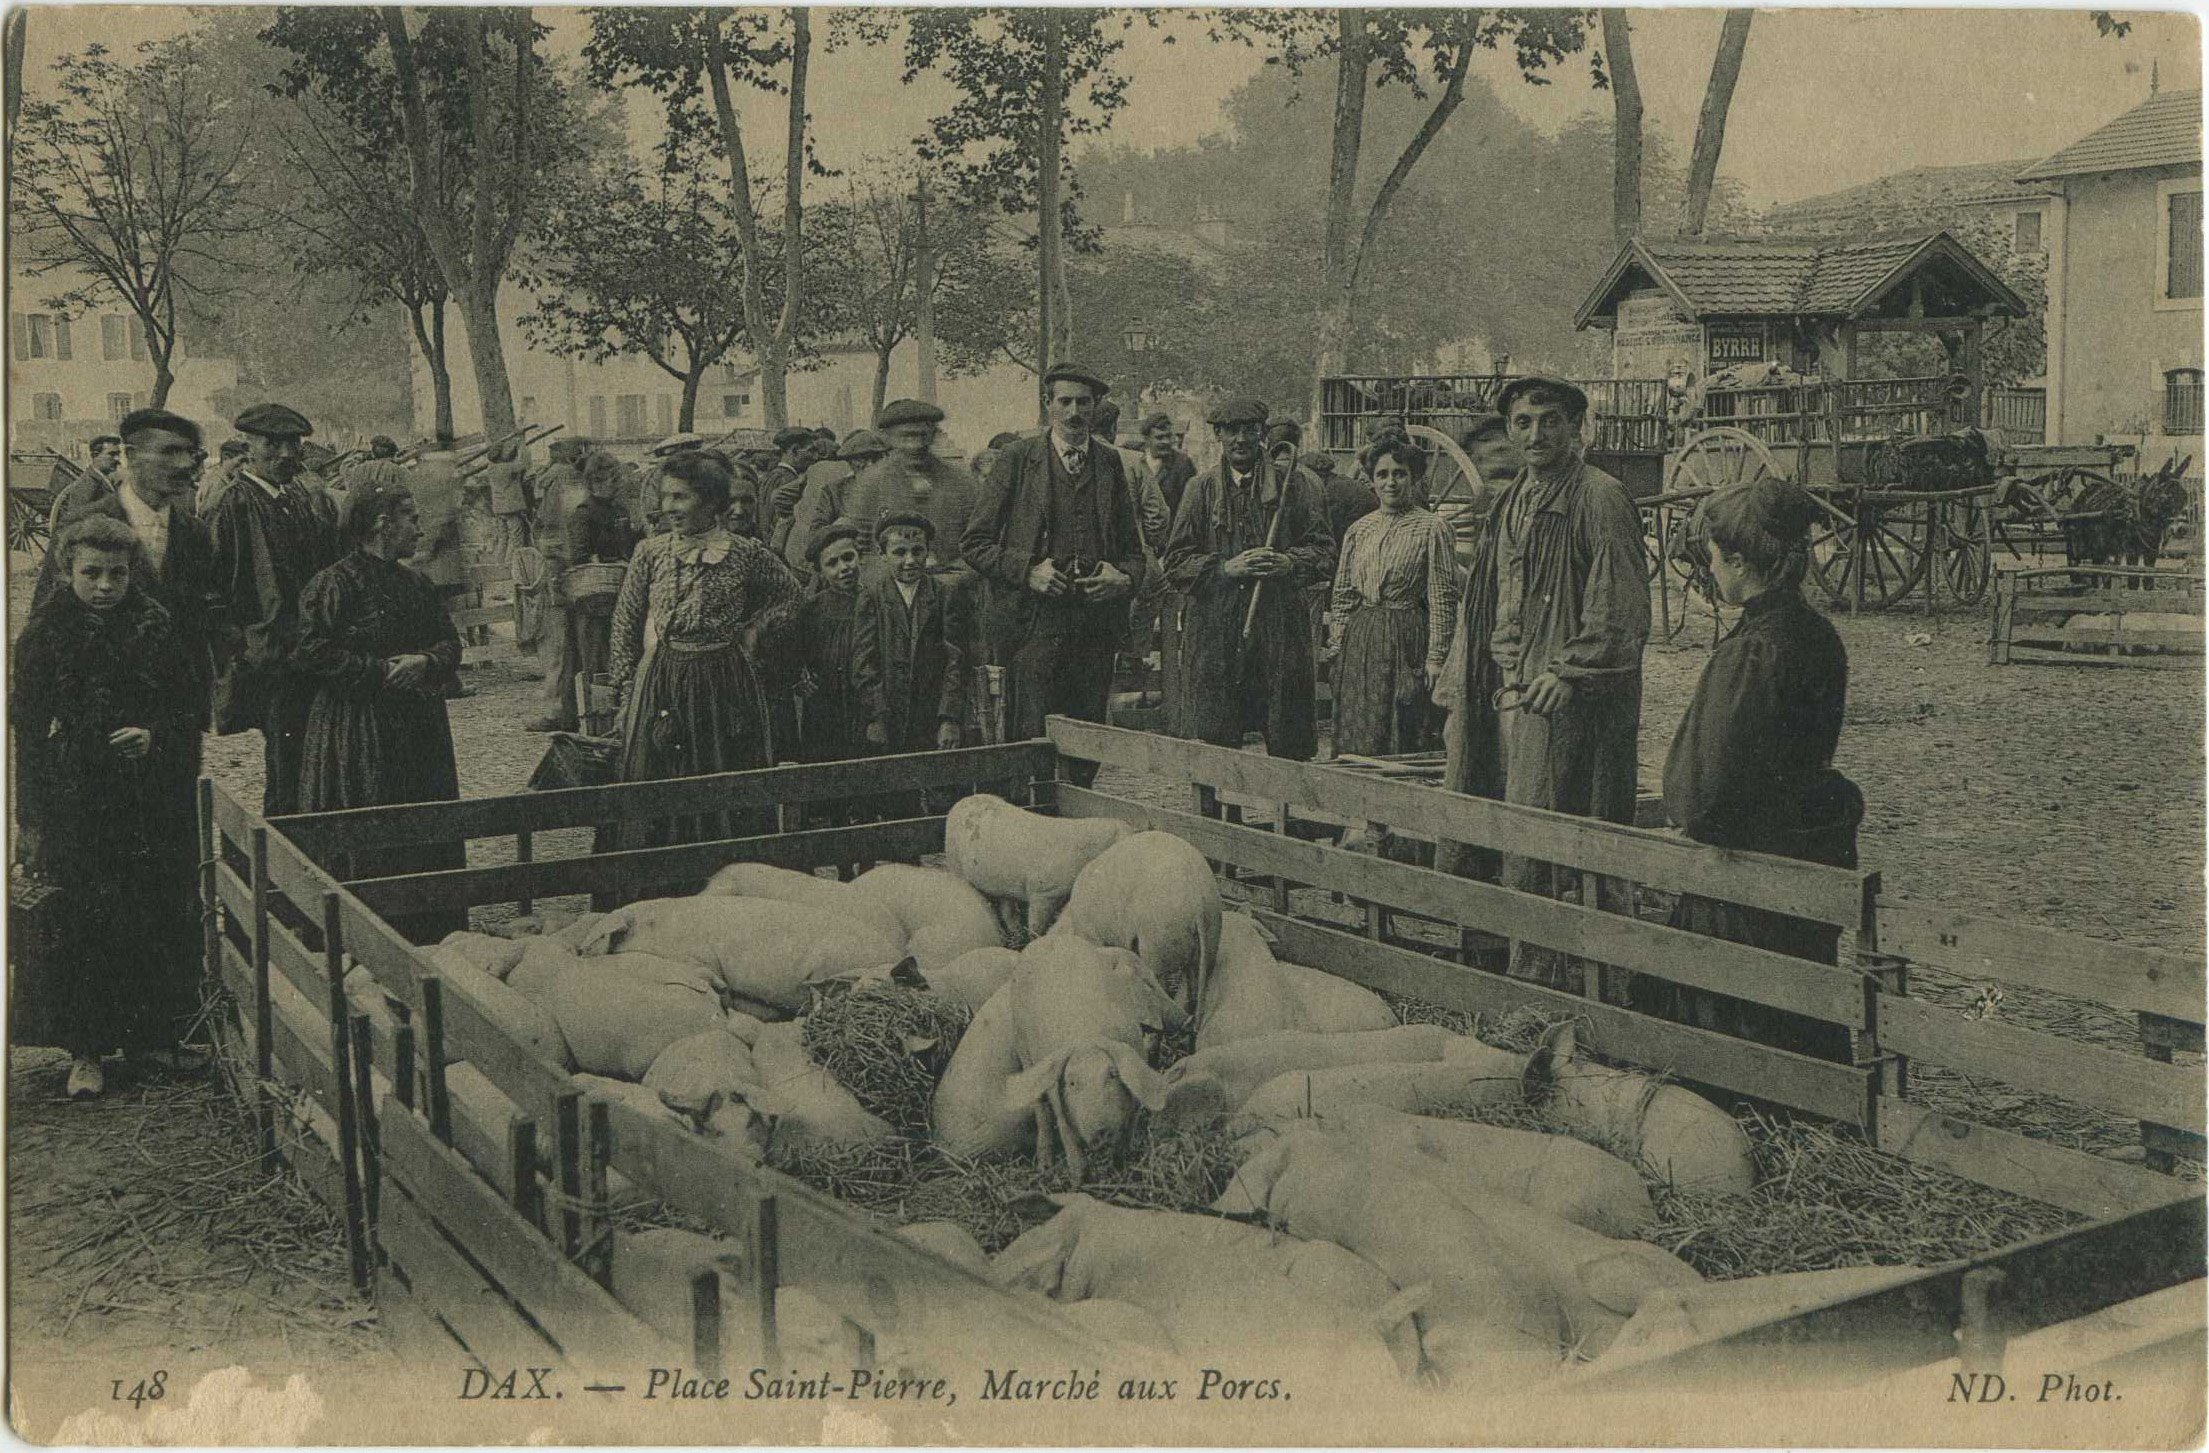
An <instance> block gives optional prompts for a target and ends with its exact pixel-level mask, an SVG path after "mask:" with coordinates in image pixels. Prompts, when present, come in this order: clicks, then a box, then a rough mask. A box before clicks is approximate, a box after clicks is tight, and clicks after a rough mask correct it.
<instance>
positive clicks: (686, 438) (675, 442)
mask: <svg viewBox="0 0 2209 1453" xmlns="http://www.w3.org/2000/svg"><path fill="white" fill-rule="evenodd" d="M705 442H706V440H705V436H704V435H702V434H670V435H668V436H667V437H666V438H665V439H662V440H661V441H660V442H659V443H657V444H654V445H653V446H652V452H653V453H654V454H655V455H658V454H673V453H674V452H675V451H676V450H678V449H695V448H697V447H698V446H699V445H701V444H703V443H705Z"/></svg>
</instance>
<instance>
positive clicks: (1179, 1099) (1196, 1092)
mask: <svg viewBox="0 0 2209 1453" xmlns="http://www.w3.org/2000/svg"><path fill="white" fill-rule="evenodd" d="M1157 1078H1158V1080H1159V1081H1160V1083H1161V1084H1164V1085H1165V1103H1164V1104H1163V1105H1154V1106H1152V1107H1151V1108H1152V1109H1154V1110H1156V1111H1158V1113H1159V1114H1160V1115H1161V1116H1163V1117H1164V1118H1165V1119H1167V1120H1169V1121H1172V1122H1175V1123H1177V1124H1187V1123H1189V1122H1191V1121H1196V1120H1203V1119H1206V1118H1208V1117H1210V1116H1214V1115H1224V1114H1226V1113H1227V1092H1226V1090H1225V1089H1224V1088H1223V1087H1222V1086H1221V1084H1220V1082H1219V1077H1218V1076H1216V1075H1213V1074H1211V1073H1210V1072H1208V1071H1205V1072H1199V1073H1197V1074H1193V1075H1184V1076H1181V1077H1180V1078H1177V1079H1174V1080H1172V1081H1171V1082H1170V1083H1168V1082H1167V1077H1166V1076H1163V1075H1161V1076H1158V1077H1157ZM1145 1103H1146V1104H1147V1103H1148V1102H1147V1101H1146V1102H1145Z"/></svg>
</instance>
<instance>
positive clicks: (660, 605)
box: [599, 528, 796, 852]
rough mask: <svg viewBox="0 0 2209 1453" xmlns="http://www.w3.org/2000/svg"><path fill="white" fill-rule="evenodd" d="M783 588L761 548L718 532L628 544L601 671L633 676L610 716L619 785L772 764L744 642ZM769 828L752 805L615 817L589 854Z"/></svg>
mask: <svg viewBox="0 0 2209 1453" xmlns="http://www.w3.org/2000/svg"><path fill="white" fill-rule="evenodd" d="M795 594H796V588H795V587H794V586H793V585H792V583H791V580H790V576H789V574H788V572H786V571H785V570H783V569H782V567H781V566H780V565H779V564H777V563H776V561H775V558H774V556H773V555H771V554H769V553H768V550H767V547H766V546H764V545H762V544H760V543H759V542H758V541H756V540H750V539H746V538H744V537H741V536H737V535H732V534H730V533H729V532H728V531H727V530H725V529H720V528H716V529H714V530H711V531H709V532H707V533H705V534H703V535H682V534H672V535H654V536H652V537H651V538H649V539H647V540H646V541H644V543H643V544H641V545H639V546H637V550H636V554H635V555H634V556H632V557H631V558H630V561H629V574H628V575H627V577H625V578H624V579H623V581H622V584H621V595H620V598H619V599H617V600H616V601H615V602H614V625H613V658H612V674H613V676H614V679H615V680H616V681H623V682H627V681H631V680H633V681H634V683H635V684H634V686H633V687H632V688H631V690H630V693H629V699H628V702H627V705H626V706H625V708H624V711H623V715H622V747H621V780H622V781H624V782H648V781H653V780H656V779H660V778H665V777H696V776H702V775H705V774H707V773H713V772H740V771H746V770H749V769H751V768H755V767H764V766H767V765H768V764H769V763H770V762H772V761H773V760H774V742H773V732H772V730H771V728H770V725H769V723H770V720H771V713H770V710H769V706H768V702H767V696H766V692H765V690H764V689H763V687H762V686H761V683H760V678H759V673H758V672H757V670H756V669H755V668H754V666H753V664H752V661H751V658H750V655H749V654H748V651H747V647H746V643H745V640H744V637H745V635H746V634H747V632H748V631H749V630H750V629H751V628H753V627H755V626H758V627H761V628H763V629H764V628H766V627H768V626H769V625H770V622H769V621H768V620H767V619H766V617H767V616H768V613H769V612H771V611H773V610H774V609H775V608H776V607H778V606H783V605H785V604H786V603H787V602H790V601H791V600H793V598H794V597H795ZM647 621H649V622H650V624H651V625H652V627H653V631H654V636H655V639H654V640H653V643H652V645H651V647H650V649H649V650H647V649H646V645H645V627H646V623H647ZM772 830H773V817H772V815H771V814H769V813H766V812H763V811H761V812H743V813H703V814H696V815H690V816H684V817H679V818H673V819H659V820H654V821H644V822H625V823H616V824H612V825H610V827H609V828H606V829H602V830H601V831H600V833H599V850H600V851H602V852H604V851H620V850H625V849H630V848H646V847H660V846H663V845H666V844H669V843H682V842H704V841H710V840H713V839H717V838H724V837H747V836H757V835H760V834H763V833H766V832H769V831H772Z"/></svg>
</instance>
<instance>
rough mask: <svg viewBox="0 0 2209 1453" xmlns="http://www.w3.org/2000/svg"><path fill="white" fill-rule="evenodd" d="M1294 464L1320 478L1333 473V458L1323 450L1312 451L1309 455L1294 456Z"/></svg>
mask: <svg viewBox="0 0 2209 1453" xmlns="http://www.w3.org/2000/svg"><path fill="white" fill-rule="evenodd" d="M1296 462H1297V463H1298V464H1301V465H1303V466H1304V467H1305V468H1306V469H1309V470H1310V471H1311V472H1312V473H1314V474H1316V475H1319V476H1320V477H1321V478H1325V477H1326V476H1327V475H1330V474H1333V473H1334V472H1335V456H1334V455H1332V454H1329V453H1328V452H1327V451H1326V450H1324V449H1314V450H1312V451H1311V452H1310V453H1309V454H1299V455H1297V456H1296Z"/></svg>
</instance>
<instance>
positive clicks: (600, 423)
mask: <svg viewBox="0 0 2209 1453" xmlns="http://www.w3.org/2000/svg"><path fill="white" fill-rule="evenodd" d="M591 435H592V437H593V438H599V439H603V438H605V437H606V396H605V395H604V394H592V395H591Z"/></svg>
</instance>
